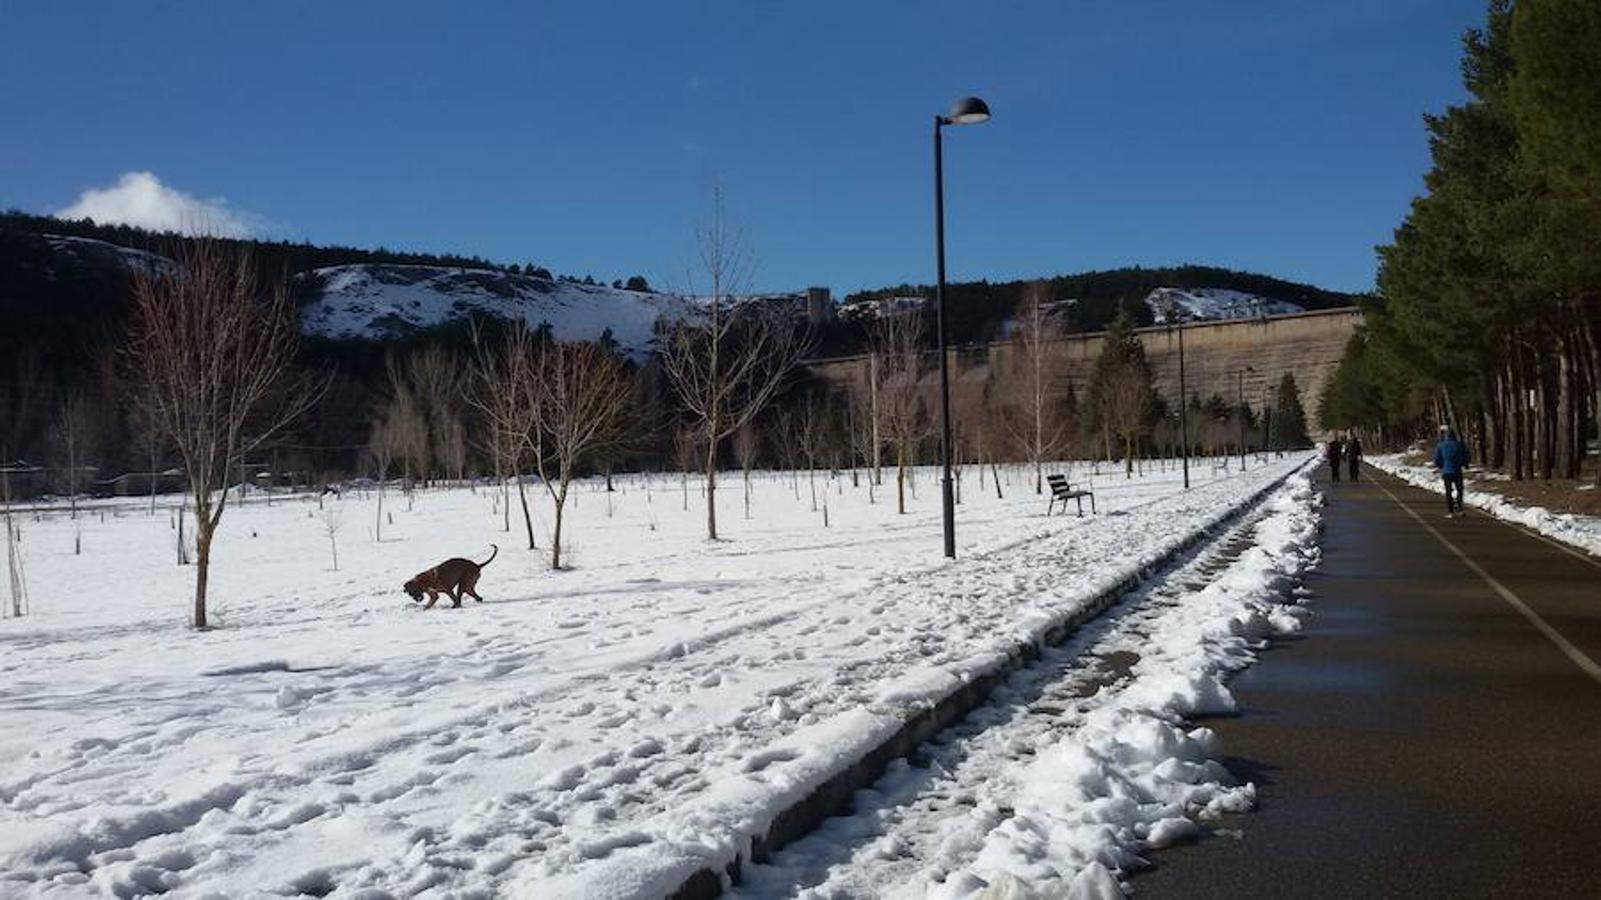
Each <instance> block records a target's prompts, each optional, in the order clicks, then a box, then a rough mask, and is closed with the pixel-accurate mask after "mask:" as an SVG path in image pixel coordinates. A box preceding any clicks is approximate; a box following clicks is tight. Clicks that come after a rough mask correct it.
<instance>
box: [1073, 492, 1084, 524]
mask: <svg viewBox="0 0 1601 900" xmlns="http://www.w3.org/2000/svg"><path fill="white" fill-rule="evenodd" d="M1073 501H1074V502H1075V503H1077V504H1078V517H1079V518H1080V519H1082V518H1084V498H1083V497H1074V498H1073Z"/></svg>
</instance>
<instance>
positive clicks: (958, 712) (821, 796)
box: [667, 465, 1307, 900]
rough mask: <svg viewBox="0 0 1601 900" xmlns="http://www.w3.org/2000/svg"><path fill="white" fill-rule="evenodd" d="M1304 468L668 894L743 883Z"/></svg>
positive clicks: (677, 898) (1099, 599) (941, 704)
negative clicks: (750, 870) (751, 868)
mask: <svg viewBox="0 0 1601 900" xmlns="http://www.w3.org/2000/svg"><path fill="white" fill-rule="evenodd" d="M1305 468H1307V466H1305V465H1302V466H1297V467H1295V468H1294V469H1291V470H1290V471H1288V472H1286V473H1285V474H1283V475H1280V476H1279V477H1277V478H1275V479H1273V480H1272V481H1271V482H1269V483H1268V484H1267V485H1265V486H1264V487H1262V489H1261V490H1258V491H1257V492H1255V493H1253V494H1251V495H1250V496H1249V497H1246V498H1245V499H1244V500H1243V501H1241V502H1240V503H1239V505H1237V506H1235V507H1234V508H1232V509H1230V510H1229V511H1228V512H1225V513H1223V514H1222V515H1220V516H1218V517H1217V518H1216V519H1214V520H1212V521H1211V522H1208V523H1207V524H1205V525H1202V526H1201V527H1199V528H1197V529H1196V530H1195V531H1193V532H1191V533H1190V534H1189V535H1188V536H1187V537H1185V538H1184V539H1182V540H1180V541H1179V542H1178V543H1176V544H1174V545H1173V546H1172V547H1170V548H1168V549H1167V550H1166V551H1165V552H1163V553H1162V555H1161V556H1160V557H1158V558H1157V559H1155V560H1152V561H1151V562H1150V563H1148V564H1146V565H1145V566H1144V567H1142V568H1140V569H1138V570H1136V571H1134V572H1132V573H1130V574H1129V575H1128V576H1127V577H1125V578H1123V579H1122V580H1121V581H1119V582H1118V583H1117V584H1115V585H1112V586H1111V587H1109V588H1106V589H1104V590H1102V591H1101V592H1100V593H1098V594H1096V595H1095V596H1094V597H1092V598H1091V599H1090V601H1089V602H1088V603H1086V604H1085V605H1084V606H1082V607H1080V608H1079V609H1078V610H1076V611H1075V612H1073V613H1071V614H1069V615H1067V616H1065V617H1064V618H1063V619H1062V620H1060V621H1058V622H1056V623H1055V624H1053V625H1051V626H1049V627H1048V628H1046V629H1045V631H1044V633H1043V634H1042V635H1040V637H1039V639H1038V640H1034V641H1025V642H1020V643H1019V644H1017V645H1016V646H1014V647H1012V648H1011V649H1010V650H1009V651H1007V657H1006V661H1005V662H1003V663H1001V664H1000V665H998V666H996V667H995V668H994V669H992V670H990V671H989V672H986V673H985V674H983V675H981V676H978V677H976V678H974V679H973V680H972V681H969V682H967V683H966V684H964V685H962V686H961V687H959V688H957V689H956V690H954V691H952V692H951V693H949V694H947V695H945V696H944V697H943V698H941V699H940V700H939V701H938V702H937V703H935V704H934V705H933V706H930V707H928V708H926V709H922V710H919V711H917V712H914V713H912V714H911V716H910V717H909V718H908V719H907V720H906V721H905V722H904V723H903V724H902V725H901V727H900V728H899V729H898V730H897V731H896V732H895V733H894V734H893V735H891V736H890V737H889V738H888V739H887V740H885V741H884V742H883V743H881V744H879V745H878V746H876V747H874V748H873V749H871V750H869V751H868V752H867V753H866V754H865V755H863V756H862V757H861V758H859V759H857V760H856V761H855V762H853V763H851V764H850V765H848V766H846V767H845V768H843V769H841V770H840V771H839V772H836V773H835V774H834V775H833V776H832V777H830V778H829V779H828V780H827V781H824V782H823V783H822V784H820V785H818V786H817V788H816V789H814V790H813V791H812V792H811V793H810V794H808V795H806V796H805V797H803V798H801V799H800V800H799V801H798V802H796V803H794V804H792V805H790V806H788V807H786V808H785V809H783V810H780V811H779V812H778V813H777V814H776V815H775V816H773V819H772V822H771V823H769V825H768V826H767V831H766V833H765V834H762V835H757V836H753V837H752V838H751V839H750V846H749V852H748V853H742V854H736V855H735V857H734V859H733V861H732V862H730V863H729V864H728V865H727V866H726V867H724V868H722V869H717V868H710V867H708V868H702V869H700V870H698V871H696V872H695V873H694V874H693V875H691V876H689V878H687V879H685V880H684V881H683V883H682V884H680V885H679V886H678V888H677V889H675V890H673V891H672V892H671V893H669V894H668V895H667V896H668V897H669V898H670V900H711V898H715V897H719V896H721V895H722V893H723V880H724V878H725V877H726V878H727V879H728V880H729V881H731V882H732V883H734V884H738V883H739V880H740V870H741V868H742V866H743V863H744V860H745V859H746V858H747V857H748V858H749V859H750V860H751V861H753V862H758V863H760V862H766V861H767V859H768V857H769V856H770V855H771V854H772V853H773V851H775V850H779V849H781V848H782V847H784V846H785V845H787V844H789V843H791V842H793V841H795V840H798V839H799V838H801V837H804V836H805V835H807V834H810V833H811V832H812V831H814V830H816V829H817V827H818V826H819V825H821V824H822V822H823V820H825V819H827V818H829V817H830V816H833V815H836V814H838V813H840V812H841V811H843V810H845V809H847V808H848V807H849V806H850V803H851V799H852V797H854V795H855V794H856V792H857V791H859V790H861V789H863V788H865V787H868V786H870V785H872V784H873V783H874V782H875V781H877V780H878V779H879V778H880V777H882V775H883V774H884V771H885V770H886V769H887V768H888V766H889V764H890V763H891V762H893V761H894V760H896V759H899V758H901V757H904V756H908V755H910V753H911V752H912V751H913V750H915V749H916V748H917V747H918V745H920V744H922V743H924V742H925V741H927V740H928V739H929V738H931V737H933V736H934V735H936V734H938V733H939V732H940V731H943V730H944V729H945V728H946V727H948V726H949V725H951V724H952V723H953V722H955V721H957V720H958V719H961V718H962V717H963V716H966V715H967V714H968V713H970V712H972V711H973V710H974V709H976V708H977V707H978V706H979V705H981V704H982V703H983V702H984V700H985V699H986V698H987V697H988V696H989V694H990V691H991V690H993V689H994V688H995V686H996V685H998V684H999V683H1000V682H1001V681H1002V680H1003V679H1005V678H1007V677H1009V676H1010V675H1011V674H1012V673H1013V672H1015V671H1017V670H1018V669H1020V668H1022V667H1023V666H1025V665H1028V664H1029V663H1031V662H1033V661H1035V660H1037V659H1038V658H1039V657H1040V653H1041V649H1042V648H1043V647H1044V646H1047V645H1049V646H1054V645H1056V644H1060V643H1062V642H1063V641H1064V640H1066V639H1067V638H1068V637H1069V636H1070V635H1072V634H1073V632H1075V631H1077V630H1078V629H1079V628H1081V627H1082V626H1084V625H1086V624H1088V623H1089V622H1091V621H1093V620H1094V619H1096V618H1098V617H1100V615H1101V614H1102V613H1104V612H1105V611H1106V610H1107V609H1109V608H1111V607H1112V605H1113V604H1115V603H1116V602H1117V601H1118V600H1120V599H1122V598H1123V596H1124V595H1125V594H1127V593H1129V592H1130V591H1132V590H1133V589H1135V588H1137V587H1139V586H1140V585H1142V584H1144V583H1145V582H1147V581H1149V580H1150V579H1151V577H1152V576H1153V575H1154V574H1155V573H1156V572H1157V570H1159V569H1164V568H1166V567H1167V566H1168V565H1169V564H1171V563H1172V562H1173V561H1174V560H1175V559H1177V558H1178V557H1179V556H1181V555H1183V554H1184V553H1186V552H1188V551H1189V550H1190V549H1191V548H1193V547H1194V546H1195V545H1196V544H1199V543H1201V542H1202V541H1203V540H1205V539H1207V538H1209V537H1211V536H1212V535H1213V534H1215V533H1216V532H1217V531H1218V530H1219V529H1223V528H1227V527H1232V526H1233V525H1234V523H1236V522H1237V521H1239V520H1240V519H1242V518H1244V517H1245V515H1246V514H1247V513H1249V512H1250V511H1251V510H1253V509H1255V507H1256V506H1257V505H1258V504H1260V503H1261V502H1262V500H1263V499H1264V498H1265V497H1267V495H1269V494H1271V493H1272V492H1273V491H1275V490H1277V489H1278V488H1279V486H1280V485H1282V484H1283V483H1284V482H1285V480H1287V479H1288V478H1289V477H1290V476H1291V475H1294V474H1296V473H1298V472H1300V471H1302V470H1303V469H1305Z"/></svg>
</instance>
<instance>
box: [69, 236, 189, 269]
mask: <svg viewBox="0 0 1601 900" xmlns="http://www.w3.org/2000/svg"><path fill="white" fill-rule="evenodd" d="M39 237H40V238H41V239H43V240H44V242H45V243H47V244H49V245H50V249H51V250H52V251H54V252H55V253H56V254H57V255H58V256H65V257H68V258H69V259H70V261H71V264H72V265H77V266H85V265H88V266H101V267H119V268H122V269H125V270H127V271H129V272H137V271H140V270H143V269H161V270H165V269H166V268H167V267H169V266H171V265H172V260H170V259H168V258H166V257H165V256H157V255H156V254H154V253H146V252H145V251H143V250H135V249H133V248H132V247H122V246H119V245H117V244H110V243H107V242H105V241H97V240H95V239H94V238H82V237H71V236H69V235H64V234H43V235H40V236H39ZM58 271H59V268H58Z"/></svg>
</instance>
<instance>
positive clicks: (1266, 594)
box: [735, 474, 1321, 898]
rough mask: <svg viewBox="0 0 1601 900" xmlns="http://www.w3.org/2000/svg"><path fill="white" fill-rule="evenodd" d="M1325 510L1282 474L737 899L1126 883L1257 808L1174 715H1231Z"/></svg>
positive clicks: (1280, 620)
mask: <svg viewBox="0 0 1601 900" xmlns="http://www.w3.org/2000/svg"><path fill="white" fill-rule="evenodd" d="M1320 505H1321V504H1320V501H1319V500H1318V498H1317V497H1316V496H1314V494H1313V491H1312V487H1311V484H1310V482H1309V480H1308V478H1307V476H1306V475H1305V474H1297V475H1295V476H1292V477H1291V479H1290V481H1289V482H1288V483H1287V484H1286V485H1285V486H1284V487H1283V488H1281V489H1280V490H1279V491H1278V492H1277V493H1276V494H1275V495H1274V496H1273V497H1272V498H1270V499H1269V500H1268V501H1267V502H1266V503H1264V504H1263V505H1262V507H1261V509H1260V512H1259V513H1258V514H1257V515H1254V516H1252V517H1249V518H1247V519H1246V520H1245V521H1244V522H1242V523H1241V524H1239V525H1237V526H1235V528H1234V529H1232V531H1231V532H1230V534H1229V535H1228V536H1226V538H1224V539H1221V540H1219V541H1217V542H1215V543H1213V544H1209V545H1208V546H1207V547H1205V548H1203V549H1202V550H1200V551H1199V552H1197V553H1196V554H1195V555H1194V556H1193V557H1192V558H1191V559H1189V560H1187V561H1186V562H1185V563H1184V564H1182V565H1181V566H1180V567H1179V568H1178V569H1177V570H1176V571H1174V572H1173V573H1171V574H1170V575H1168V576H1166V577H1164V578H1162V579H1161V580H1159V581H1157V582H1156V583H1154V584H1153V585H1152V586H1150V587H1148V588H1146V589H1143V590H1141V591H1138V592H1136V593H1135V594H1134V595H1133V596H1132V597H1130V598H1128V599H1127V600H1125V601H1124V602H1123V603H1122V604H1121V605H1120V606H1118V607H1116V608H1114V609H1112V610H1110V611H1108V612H1107V613H1106V614H1105V615H1104V616H1103V617H1102V618H1101V619H1100V620H1098V621H1097V622H1095V623H1094V624H1092V625H1090V626H1088V627H1086V628H1084V629H1082V630H1081V632H1080V633H1079V634H1077V635H1075V636H1074V637H1073V638H1072V639H1070V640H1069V641H1067V642H1064V644H1062V645H1061V646H1059V647H1052V648H1047V649H1046V650H1045V652H1044V654H1043V655H1042V657H1041V659H1040V661H1039V662H1038V663H1037V664H1035V665H1033V666H1030V667H1028V668H1026V669H1024V670H1021V671H1019V672H1017V673H1016V674H1014V675H1013V676H1012V677H1010V678H1009V679H1008V680H1007V682H1006V683H1005V684H1004V685H1003V686H1002V687H1000V688H997V689H996V690H995V691H994V693H993V695H992V699H991V701H990V702H989V703H987V704H986V705H984V706H982V707H980V708H979V709H977V710H975V711H974V712H973V713H972V714H971V715H969V716H968V717H967V718H966V719H965V720H964V721H963V722H961V723H959V724H958V725H956V726H953V727H952V728H950V729H948V730H947V731H946V732H944V733H942V734H940V735H938V736H936V737H935V738H934V739H933V740H931V741H929V742H928V743H927V744H926V745H925V746H924V747H922V748H920V750H919V753H918V754H916V755H918V756H921V757H923V759H922V761H921V764H920V765H914V764H910V763H908V762H906V761H899V762H897V763H896V764H895V765H894V766H893V767H892V768H891V771H890V772H889V773H887V774H886V775H885V777H884V778H882V779H880V781H879V783H878V784H876V785H874V786H873V788H872V789H870V790H864V791H860V792H858V794H857V796H856V799H855V804H854V811H853V812H852V813H851V814H850V815H848V816H843V817H839V818H835V819H831V820H829V821H827V822H826V823H824V825H823V826H822V827H820V828H818V829H817V830H816V831H815V832H814V833H813V834H812V835H810V836H808V837H806V838H805V839H803V840H801V841H798V842H796V843H795V844H794V845H792V846H790V847H789V848H787V849H785V850H783V851H780V852H779V853H777V854H775V856H774V859H773V860H772V861H771V862H770V863H769V864H767V865H762V866H751V867H747V869H746V872H745V878H744V881H743V883H742V884H741V886H740V887H739V889H738V890H736V891H735V895H736V896H739V897H777V896H789V895H793V894H799V895H801V896H806V897H814V898H822V897H897V896H898V897H924V896H930V897H968V896H973V895H980V896H1004V897H1018V898H1023V897H1061V896H1089V897H1095V896H1120V895H1121V894H1122V888H1123V884H1122V882H1121V881H1120V878H1126V876H1127V875H1128V874H1129V873H1130V872H1132V871H1135V870H1137V869H1138V868H1139V867H1140V866H1141V864H1142V856H1141V854H1142V853H1144V852H1145V851H1148V850H1157V849H1160V848H1162V847H1164V846H1167V845H1169V844H1172V843H1174V842H1176V841H1180V840H1184V839H1186V838H1189V837H1192V836H1194V835H1195V834H1197V833H1198V832H1199V830H1200V828H1201V825H1200V824H1198V823H1204V822H1206V821H1208V820H1212V819H1215V818H1216V817H1217V816H1219V815H1220V814H1222V813H1226V812H1236V811H1240V810H1244V809H1248V808H1249V807H1250V806H1251V805H1252V804H1253V802H1254V799H1255V786H1254V785H1252V784H1249V783H1247V784H1238V783H1236V782H1235V780H1234V779H1233V778H1232V777H1231V776H1230V775H1229V773H1228V772H1227V770H1226V769H1224V768H1222V766H1221V764H1220V762H1219V760H1218V757H1219V756H1220V753H1219V746H1218V742H1217V739H1216V736H1215V735H1214V734H1213V733H1212V732H1211V730H1210V729H1207V728H1205V727H1197V728H1192V727H1190V726H1188V725H1186V724H1185V722H1184V720H1185V717H1188V716H1194V715H1200V714H1215V713H1223V712H1231V711H1233V710H1234V709H1235V705H1234V699H1233V697H1232V695H1231V694H1230V693H1229V690H1228V688H1227V686H1225V685H1224V684H1223V683H1222V677H1223V676H1224V675H1226V674H1227V673H1229V672H1231V671H1233V670H1236V669H1239V668H1241V667H1243V666H1245V665H1248V664H1249V663H1250V662H1252V661H1253V660H1254V658H1255V656H1256V652H1257V650H1258V649H1259V648H1260V646H1261V642H1262V640H1263V638H1264V637H1266V636H1268V635H1271V634H1274V633H1282V632H1289V631H1296V630H1298V629H1299V627H1300V623H1299V616H1300V615H1301V614H1302V612H1303V610H1302V608H1301V607H1300V606H1299V605H1298V601H1299V600H1300V598H1301V597H1303V596H1305V594H1306V591H1305V588H1302V587H1299V586H1298V584H1297V581H1298V580H1299V578H1300V576H1301V575H1302V573H1303V572H1304V571H1305V570H1306V569H1307V568H1309V567H1311V566H1313V565H1315V564H1316V562H1317V560H1318V559H1319V558H1320V553H1319V550H1318V547H1317V526H1318V518H1319V508H1320ZM985 892H989V893H985Z"/></svg>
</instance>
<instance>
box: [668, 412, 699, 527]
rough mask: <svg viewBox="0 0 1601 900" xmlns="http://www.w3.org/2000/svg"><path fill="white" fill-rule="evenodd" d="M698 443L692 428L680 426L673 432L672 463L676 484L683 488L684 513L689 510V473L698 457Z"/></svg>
mask: <svg viewBox="0 0 1601 900" xmlns="http://www.w3.org/2000/svg"><path fill="white" fill-rule="evenodd" d="M698 441H699V437H698V436H697V435H696V434H695V429H694V428H693V427H692V426H689V425H680V426H678V427H677V428H675V429H674V430H673V463H674V464H675V465H677V466H678V483H679V486H680V487H682V488H683V493H684V509H685V510H686V511H687V510H688V509H689V471H690V470H691V469H693V468H695V463H696V461H697V459H698V457H699V453H698V451H699V447H698Z"/></svg>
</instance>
